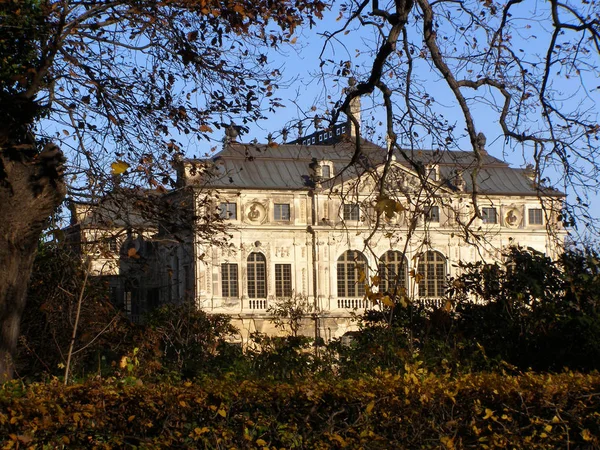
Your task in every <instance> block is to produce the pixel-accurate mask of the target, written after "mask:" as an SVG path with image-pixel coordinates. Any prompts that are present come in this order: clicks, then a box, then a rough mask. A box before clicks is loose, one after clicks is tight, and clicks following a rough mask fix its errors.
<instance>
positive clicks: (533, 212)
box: [527, 208, 544, 225]
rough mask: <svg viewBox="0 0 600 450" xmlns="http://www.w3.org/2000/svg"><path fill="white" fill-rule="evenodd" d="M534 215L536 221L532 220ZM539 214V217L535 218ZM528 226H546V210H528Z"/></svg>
mask: <svg viewBox="0 0 600 450" xmlns="http://www.w3.org/2000/svg"><path fill="white" fill-rule="evenodd" d="M532 214H533V215H534V218H535V220H533V221H532V220H531V218H532ZM538 214H539V221H538V220H537V219H538V217H535V216H536V215H538ZM527 224H528V225H544V210H543V209H542V208H527Z"/></svg>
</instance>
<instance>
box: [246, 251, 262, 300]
mask: <svg viewBox="0 0 600 450" xmlns="http://www.w3.org/2000/svg"><path fill="white" fill-rule="evenodd" d="M246 289H247V293H248V298H261V299H262V298H265V299H266V298H267V258H265V255H263V254H262V253H260V252H252V253H250V254H249V255H248V258H247V260H246Z"/></svg>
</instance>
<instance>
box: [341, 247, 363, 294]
mask: <svg viewBox="0 0 600 450" xmlns="http://www.w3.org/2000/svg"><path fill="white" fill-rule="evenodd" d="M366 279H367V258H365V255H363V254H362V253H361V252H358V251H355V250H348V251H347V252H346V253H344V254H343V255H342V256H340V257H339V259H338V263H337V295H338V297H363V296H364V295H365V282H366Z"/></svg>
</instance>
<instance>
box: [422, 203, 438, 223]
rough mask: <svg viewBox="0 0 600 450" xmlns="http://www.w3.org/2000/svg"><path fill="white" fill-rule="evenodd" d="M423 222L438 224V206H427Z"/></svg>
mask: <svg viewBox="0 0 600 450" xmlns="http://www.w3.org/2000/svg"><path fill="white" fill-rule="evenodd" d="M425 220H426V221H427V222H435V223H439V221H440V207H439V206H427V207H426V208H425Z"/></svg>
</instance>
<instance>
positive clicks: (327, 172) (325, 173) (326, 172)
mask: <svg viewBox="0 0 600 450" xmlns="http://www.w3.org/2000/svg"><path fill="white" fill-rule="evenodd" d="M321 176H322V177H323V178H331V167H329V166H328V165H327V164H323V165H322V166H321Z"/></svg>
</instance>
